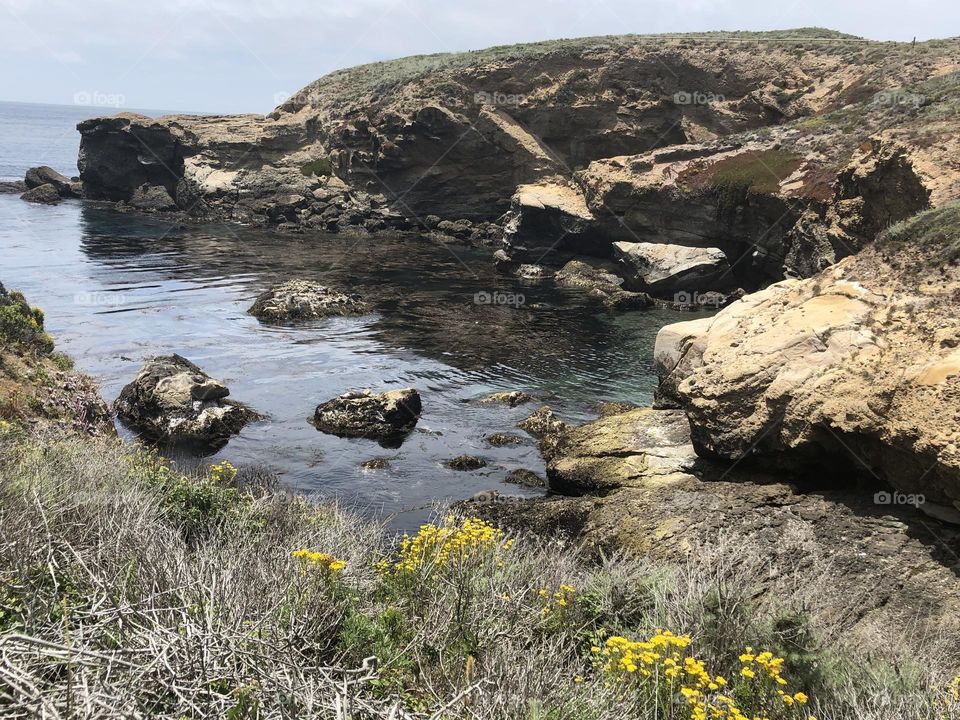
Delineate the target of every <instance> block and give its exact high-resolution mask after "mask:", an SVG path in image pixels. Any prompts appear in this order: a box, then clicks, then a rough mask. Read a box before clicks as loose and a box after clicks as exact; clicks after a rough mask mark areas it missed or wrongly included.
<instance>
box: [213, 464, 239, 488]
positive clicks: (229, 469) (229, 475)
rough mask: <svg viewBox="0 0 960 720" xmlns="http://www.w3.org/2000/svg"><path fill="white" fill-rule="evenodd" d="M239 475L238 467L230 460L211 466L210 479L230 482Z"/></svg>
mask: <svg viewBox="0 0 960 720" xmlns="http://www.w3.org/2000/svg"><path fill="white" fill-rule="evenodd" d="M236 476H237V469H236V468H235V467H234V466H233V465H232V464H231V463H230V461H229V460H224V461H223V462H221V463H217V464H216V465H211V466H210V479H211V480H213V481H214V482H217V483H221V484H223V483H228V482H230V481H231V480H233V479H234V478H235V477H236Z"/></svg>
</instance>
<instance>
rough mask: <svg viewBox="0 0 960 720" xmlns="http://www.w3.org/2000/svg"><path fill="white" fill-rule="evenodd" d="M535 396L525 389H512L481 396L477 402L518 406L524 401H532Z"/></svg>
mask: <svg viewBox="0 0 960 720" xmlns="http://www.w3.org/2000/svg"><path fill="white" fill-rule="evenodd" d="M532 401H533V396H532V395H530V394H529V393H525V392H523V390H510V391H507V392H495V393H491V394H490V395H486V396H484V397H482V398H480V399H479V400H478V401H477V402H479V403H480V404H481V405H509V406H510V407H517V405H523V404H524V403H528V402H532Z"/></svg>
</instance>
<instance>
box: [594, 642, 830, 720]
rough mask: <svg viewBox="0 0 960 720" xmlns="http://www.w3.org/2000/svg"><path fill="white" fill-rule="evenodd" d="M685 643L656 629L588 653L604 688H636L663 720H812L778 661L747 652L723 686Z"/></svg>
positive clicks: (768, 655) (766, 653)
mask: <svg viewBox="0 0 960 720" xmlns="http://www.w3.org/2000/svg"><path fill="white" fill-rule="evenodd" d="M690 644H691V640H690V637H689V636H688V635H675V634H673V633H672V632H670V631H669V630H657V631H656V632H655V633H654V634H653V635H652V636H651V637H650V638H648V639H646V640H639V641H637V640H629V639H627V638H625V637H621V636H613V637H610V638H608V639H607V641H606V643H605V644H604V645H603V646H597V645H594V646H593V647H592V648H591V650H592V653H593V654H594V656H595V657H596V658H597V660H596V664H597V665H598V666H599V668H600V671H601V673H602V674H603V675H604V676H605V677H606V678H607V681H608V684H613V683H614V682H616V683H619V684H621V685H622V686H629V687H631V688H633V689H635V690H636V691H637V692H638V693H639V694H640V697H641V698H642V699H643V700H644V701H645V702H646V703H651V704H654V705H655V706H656V707H658V708H661V709H662V710H663V713H664V716H666V717H688V718H690V720H708V719H709V720H781V719H783V720H786V719H787V718H798V719H799V718H805V719H806V720H816V718H814V717H813V716H807V715H806V714H805V713H803V712H802V710H801V708H802V706H804V705H805V704H806V703H807V696H806V695H804V694H803V693H802V692H797V693H793V694H791V693H788V692H787V691H786V690H785V686H786V685H787V681H786V680H785V679H784V678H783V676H782V674H781V671H782V668H783V662H784V659H783V658H780V657H776V656H774V654H773V653H772V652H769V651H764V652H761V653H758V654H754V652H753V649H752V648H749V647H748V648H746V650H745V651H744V653H743V654H742V655H741V656H740V658H739V660H740V665H741V669H740V673H739V677H738V678H736V679H735V680H734V681H728V680H727V679H726V678H725V677H723V676H722V675H712V674H711V673H710V672H709V671H708V670H707V668H706V666H705V664H704V662H703V661H702V660H699V659H697V658H696V657H695V656H693V655H692V654H690V652H689V648H690ZM678 705H680V707H679V708H678V707H677V706H678ZM684 707H685V712H684V711H683V710H682V708H684ZM678 713H681V714H678Z"/></svg>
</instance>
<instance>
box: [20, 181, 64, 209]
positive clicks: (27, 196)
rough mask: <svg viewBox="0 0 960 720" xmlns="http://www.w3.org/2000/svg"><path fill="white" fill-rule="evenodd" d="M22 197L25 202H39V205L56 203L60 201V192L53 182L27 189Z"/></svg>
mask: <svg viewBox="0 0 960 720" xmlns="http://www.w3.org/2000/svg"><path fill="white" fill-rule="evenodd" d="M20 199H21V200H23V201H24V202H29V203H37V204H38V205H56V204H57V203H58V202H60V200H61V197H60V193H58V192H57V188H56V187H54V186H53V185H52V184H51V183H46V184H44V185H38V186H37V187H35V188H31V189H30V190H27V191H26V192H25V193H24V194H23V195H21V196H20Z"/></svg>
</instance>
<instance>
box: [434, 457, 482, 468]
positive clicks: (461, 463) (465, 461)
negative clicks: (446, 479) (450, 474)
mask: <svg viewBox="0 0 960 720" xmlns="http://www.w3.org/2000/svg"><path fill="white" fill-rule="evenodd" d="M443 464H444V465H446V466H447V467H448V468H450V469H451V470H479V469H480V468H482V467H486V466H487V461H486V460H484V459H483V458H481V457H477V456H475V455H457V456H456V457H455V458H450V459H449V460H447V461H445V462H444V463H443Z"/></svg>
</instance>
